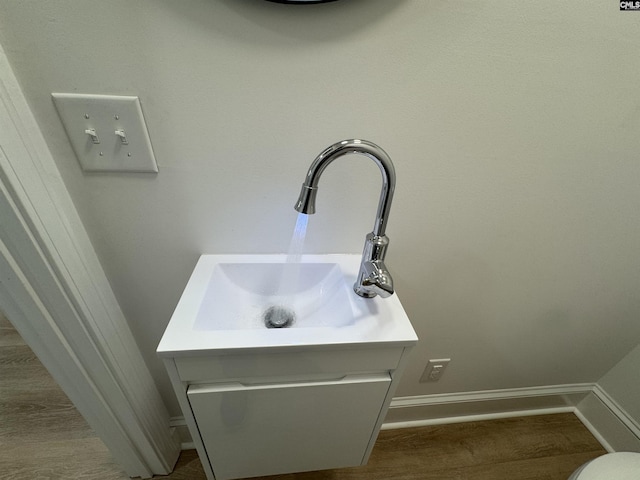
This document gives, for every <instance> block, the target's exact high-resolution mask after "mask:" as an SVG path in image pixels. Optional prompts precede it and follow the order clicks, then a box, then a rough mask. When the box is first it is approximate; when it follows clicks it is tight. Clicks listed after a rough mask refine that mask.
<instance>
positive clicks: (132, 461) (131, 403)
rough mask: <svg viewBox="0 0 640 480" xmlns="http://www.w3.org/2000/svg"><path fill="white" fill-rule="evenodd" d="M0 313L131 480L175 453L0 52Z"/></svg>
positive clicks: (140, 363) (122, 322)
mask: <svg viewBox="0 0 640 480" xmlns="http://www.w3.org/2000/svg"><path fill="white" fill-rule="evenodd" d="M0 305H1V306H2V309H3V310H4V312H5V314H6V315H7V317H8V318H9V319H10V320H11V322H12V323H13V324H14V326H15V327H16V329H17V330H18V332H19V333H20V334H21V335H22V336H23V338H24V340H25V341H26V342H27V344H28V345H29V346H30V347H31V348H32V349H33V351H34V352H35V353H36V355H37V356H38V357H39V358H40V360H41V361H42V363H43V364H44V365H45V367H46V368H47V369H48V370H49V372H50V373H51V374H52V376H53V377H54V379H55V380H56V381H57V382H58V384H59V385H60V386H61V388H62V389H63V390H64V391H65V393H66V394H67V395H68V396H69V398H70V399H71V401H72V402H73V403H74V404H75V406H76V407H77V408H78V410H79V411H80V413H81V414H82V415H83V416H84V417H85V419H86V420H87V422H88V423H89V425H90V426H91V427H92V428H93V429H94V431H95V432H96V433H97V434H98V436H99V437H100V438H101V439H102V440H103V441H104V443H105V444H106V445H107V447H108V448H109V450H110V451H111V453H112V455H113V456H114V458H115V460H116V461H117V462H118V463H119V464H120V465H122V466H123V468H124V469H125V471H126V472H127V474H128V475H129V476H131V477H143V478H149V477H151V476H152V475H156V474H167V473H169V472H170V471H171V470H172V468H173V466H174V464H175V461H176V459H177V457H178V455H179V452H180V444H179V441H178V440H177V438H176V436H175V435H174V433H175V432H174V430H173V429H172V428H171V427H170V425H169V415H168V413H167V410H166V408H165V406H164V404H163V402H162V399H161V397H160V394H159V392H158V390H157V387H156V385H155V383H154V381H153V379H152V377H151V374H150V373H149V370H148V368H147V366H146V364H145V363H144V360H143V358H142V355H141V353H140V351H139V348H138V346H137V344H136V343H135V340H134V338H133V335H132V333H131V330H130V328H129V326H128V324H127V322H126V319H125V317H124V315H123V313H122V311H121V309H120V306H119V304H118V302H117V300H116V298H115V295H114V294H113V291H112V289H111V286H110V285H109V282H108V280H107V277H106V275H105V273H104V270H103V269H102V266H101V265H100V262H99V260H98V258H97V256H96V253H95V251H94V249H93V246H92V245H91V241H90V239H89V236H88V234H87V232H86V230H85V229H84V226H83V224H82V221H81V220H80V217H79V215H78V213H77V211H76V209H75V207H74V205H73V202H72V200H71V198H70V196H69V193H68V191H67V189H66V187H65V185H64V182H63V181H62V178H61V176H60V173H59V171H58V169H57V167H56V165H55V162H54V160H53V157H52V156H51V153H50V151H49V149H48V147H47V145H46V142H45V140H44V138H43V136H42V134H41V132H40V129H39V127H38V124H37V122H36V120H35V118H34V116H33V114H32V112H31V110H30V108H29V106H28V104H27V102H26V99H25V98H24V95H23V93H22V91H21V89H20V86H19V84H18V81H17V79H16V77H15V76H14V74H13V71H12V69H11V66H10V65H9V62H8V60H7V57H6V55H5V53H4V50H3V49H2V46H0Z"/></svg>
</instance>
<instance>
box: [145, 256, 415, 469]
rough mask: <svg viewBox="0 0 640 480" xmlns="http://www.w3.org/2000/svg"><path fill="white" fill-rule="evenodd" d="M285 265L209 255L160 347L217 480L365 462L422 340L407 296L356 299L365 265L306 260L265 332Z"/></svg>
mask: <svg viewBox="0 0 640 480" xmlns="http://www.w3.org/2000/svg"><path fill="white" fill-rule="evenodd" d="M285 261H286V256H283V255H202V256H201V257H200V259H199V260H198V263H197V265H196V267H195V269H194V271H193V273H192V274H191V278H190V279H189V282H188V284H187V286H186V287H185V290H184V292H183V294H182V296H181V297H180V301H179V302H178V305H177V306H176V309H175V311H174V313H173V315H172V317H171V320H170V321H169V324H168V325H167V328H166V330H165V333H164V335H163V337H162V340H161V341H160V344H159V345H158V349H157V352H158V354H159V355H160V356H161V357H162V359H163V361H164V364H165V367H166V369H167V372H168V373H169V377H170V379H171V383H172V386H173V389H174V391H175V393H176V395H177V398H178V402H179V403H180V408H181V410H182V414H183V415H184V419H185V423H186V425H187V427H188V428H189V432H190V434H191V438H192V440H193V443H194V445H195V447H196V449H197V450H198V455H199V456H200V460H201V461H202V466H203V468H204V471H205V473H206V474H207V477H208V479H209V480H227V479H235V478H248V477H256V476H266V475H275V474H281V473H290V472H301V471H309V470H323V469H329V468H341V467H350V466H357V465H363V464H365V463H366V462H367V460H368V459H369V455H370V453H371V450H372V448H373V445H374V443H375V441H376V438H377V436H378V432H379V430H380V426H381V425H382V422H383V421H384V418H385V415H386V413H387V409H388V408H389V404H390V402H391V399H392V397H393V393H394V392H395V390H396V386H397V384H398V382H399V381H400V376H401V373H402V369H403V368H404V365H405V363H406V359H407V356H408V353H409V351H410V350H411V348H413V346H414V345H415V344H416V342H417V340H418V338H417V336H416V334H415V331H414V330H413V327H412V326H411V322H410V321H409V318H408V317H407V315H406V313H405V311H404V309H403V307H402V304H401V303H400V299H399V298H398V296H397V295H392V296H390V297H388V298H379V297H374V298H363V297H360V296H358V295H356V294H355V293H354V292H353V288H352V285H353V284H354V281H355V279H356V278H357V275H358V272H359V270H360V261H361V258H360V256H359V255H304V256H303V257H302V259H301V263H300V269H301V270H300V272H299V278H298V281H297V283H296V289H293V290H292V291H291V292H289V294H290V295H293V297H295V298H293V297H291V298H289V302H287V303H286V304H287V305H294V306H295V309H294V310H295V311H296V315H297V318H296V320H295V323H294V324H293V325H292V326H291V327H290V328H266V327H265V323H264V322H263V321H262V320H263V318H262V317H263V316H264V312H265V311H268V310H269V308H270V305H271V303H273V302H274V301H275V300H274V298H276V297H274V293H273V292H272V288H271V287H270V286H271V285H272V284H273V283H274V282H275V280H274V279H277V278H279V277H278V275H279V274H278V273H277V272H281V270H279V268H284V267H282V265H284V262H285ZM279 301H280V300H279ZM292 308H293V307H292Z"/></svg>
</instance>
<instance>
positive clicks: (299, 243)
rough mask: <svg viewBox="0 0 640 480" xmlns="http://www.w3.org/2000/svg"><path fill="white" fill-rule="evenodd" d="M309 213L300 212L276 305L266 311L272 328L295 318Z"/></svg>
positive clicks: (284, 266)
mask: <svg viewBox="0 0 640 480" xmlns="http://www.w3.org/2000/svg"><path fill="white" fill-rule="evenodd" d="M308 220H309V215H306V214H304V213H299V214H298V218H297V220H296V226H295V228H294V229H293V235H292V237H291V243H290V244H289V251H288V252H287V260H286V262H285V264H284V265H283V268H282V275H281V277H280V278H279V279H278V288H277V290H276V295H275V297H274V298H273V300H274V302H273V303H274V305H272V306H270V307H269V308H268V309H267V310H266V311H265V323H266V325H267V327H270V328H282V327H288V326H290V325H291V324H292V323H293V322H294V320H295V315H296V314H295V311H296V305H295V300H296V291H297V287H298V284H299V281H300V261H301V259H302V251H303V248H304V240H305V237H306V234H307V222H308Z"/></svg>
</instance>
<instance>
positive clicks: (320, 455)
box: [187, 374, 391, 480]
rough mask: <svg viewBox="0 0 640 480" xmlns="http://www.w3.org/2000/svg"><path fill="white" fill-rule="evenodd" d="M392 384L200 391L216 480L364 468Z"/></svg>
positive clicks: (366, 379)
mask: <svg viewBox="0 0 640 480" xmlns="http://www.w3.org/2000/svg"><path fill="white" fill-rule="evenodd" d="M390 383H391V379H390V377H389V375H388V374H380V375H366V376H360V375H359V376H346V377H344V378H342V379H340V380H336V381H324V382H305V383H286V384H283V383H280V384H261V385H242V384H237V383H235V384H219V385H192V386H190V387H189V389H188V392H187V394H188V397H189V402H190V404H191V409H192V410H193V413H194V416H195V419H196V423H197V424H198V429H199V431H200V435H201V437H202V441H203V443H204V446H205V449H206V451H207V455H208V457H209V461H210V463H211V466H212V469H213V472H214V474H215V476H216V480H226V479H232V478H246V477H254V476H263V475H274V474H279V473H288V472H301V471H308V470H322V469H327V468H339V467H347V466H356V465H361V464H362V461H363V456H364V454H365V451H366V450H367V446H368V444H369V441H370V440H371V437H372V435H373V434H374V433H376V434H377V432H374V427H375V424H376V422H377V420H378V416H379V414H380V410H381V408H382V405H383V402H384V399H385V396H386V394H387V391H388V389H389V385H390Z"/></svg>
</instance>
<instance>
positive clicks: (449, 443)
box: [0, 314, 606, 480]
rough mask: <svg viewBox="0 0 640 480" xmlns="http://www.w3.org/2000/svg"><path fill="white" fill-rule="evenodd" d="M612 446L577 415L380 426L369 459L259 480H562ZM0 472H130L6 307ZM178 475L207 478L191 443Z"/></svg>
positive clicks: (11, 476)
mask: <svg viewBox="0 0 640 480" xmlns="http://www.w3.org/2000/svg"><path fill="white" fill-rule="evenodd" d="M604 453H606V452H605V451H604V449H603V448H602V447H601V446H600V444H599V443H598V442H597V441H596V439H595V438H594V437H593V436H592V435H591V434H590V433H589V431H588V430H587V429H586V428H585V427H584V426H583V425H582V423H581V422H580V421H579V420H578V419H577V418H576V417H575V415H573V414H571V413H567V414H556V415H541V416H534V417H520V418H512V419H501V420H491V421H483V422H469V423H458V424H450V425H440V426H430V427H420V428H410V429H402V430H387V431H383V432H381V434H380V436H379V438H378V442H377V443H376V446H375V448H374V450H373V453H372V455H371V459H370V460H369V464H368V465H367V466H365V467H357V468H345V469H338V470H326V471H321V472H308V473H298V474H289V475H276V476H271V477H262V480H365V479H367V480H376V479H399V480H418V479H420V480H466V479H473V480H502V479H505V480H511V479H515V478H517V479H518V480H534V479H535V480H566V479H567V478H568V477H569V475H570V474H571V472H573V471H574V470H575V469H576V468H577V467H578V466H580V465H581V464H583V463H584V462H586V461H587V460H590V459H592V458H595V457H597V456H599V455H602V454H604ZM0 478H2V479H3V480H33V479H43V480H44V479H56V480H57V479H87V480H116V479H117V480H123V479H126V478H128V477H126V475H125V474H124V473H123V472H122V470H121V469H120V468H119V466H118V465H117V464H115V462H114V461H113V460H112V458H111V456H110V455H109V452H108V450H107V449H106V447H105V446H104V444H103V443H102V442H101V441H100V440H99V439H98V438H96V436H95V435H94V433H93V432H92V431H91V429H90V428H89V426H88V425H87V424H86V422H85V421H84V420H83V419H82V417H81V416H80V414H79V413H78V412H77V411H76V410H75V408H74V407H73V405H72V404H71V402H70V401H69V400H68V399H67V398H66V396H65V395H64V393H63V392H62V391H61V390H60V388H59V387H58V386H57V385H56V384H55V382H54V381H53V379H52V378H51V377H50V376H49V374H48V373H47V371H46V370H45V369H44V367H43V366H42V365H41V364H40V362H39V361H38V360H37V358H36V357H35V355H34V354H33V352H31V350H30V349H29V348H28V346H26V345H25V344H24V342H23V341H22V339H21V338H20V337H19V335H18V334H17V333H16V332H15V330H14V329H13V327H12V326H11V324H9V322H8V321H7V320H6V319H4V318H3V317H2V315H1V314H0ZM154 478H159V479H172V480H205V476H204V473H203V470H202V466H201V464H200V460H199V459H198V456H197V455H196V453H195V451H194V450H190V451H185V452H183V453H182V455H181V456H180V460H179V461H178V464H177V465H176V469H175V471H174V472H173V473H172V474H171V475H168V476H159V477H154Z"/></svg>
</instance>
